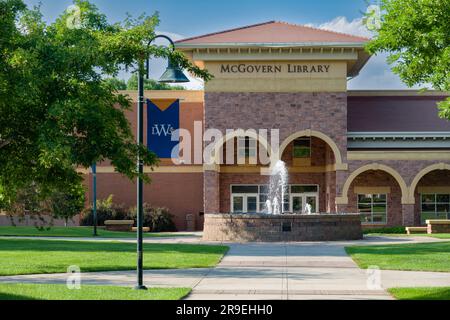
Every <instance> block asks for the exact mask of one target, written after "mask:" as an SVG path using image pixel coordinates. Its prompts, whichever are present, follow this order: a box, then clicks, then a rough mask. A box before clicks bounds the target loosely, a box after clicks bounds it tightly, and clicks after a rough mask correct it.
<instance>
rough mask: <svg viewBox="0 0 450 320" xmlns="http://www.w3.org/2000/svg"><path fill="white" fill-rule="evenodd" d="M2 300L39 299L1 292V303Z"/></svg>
mask: <svg viewBox="0 0 450 320" xmlns="http://www.w3.org/2000/svg"><path fill="white" fill-rule="evenodd" d="M1 300H37V299H35V298H32V297H28V296H23V295H18V294H12V293H6V292H0V301H1Z"/></svg>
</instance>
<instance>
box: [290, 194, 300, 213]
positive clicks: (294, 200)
mask: <svg viewBox="0 0 450 320" xmlns="http://www.w3.org/2000/svg"><path fill="white" fill-rule="evenodd" d="M289 211H290V212H292V213H302V212H303V197H302V195H299V194H291V208H290V210H289Z"/></svg>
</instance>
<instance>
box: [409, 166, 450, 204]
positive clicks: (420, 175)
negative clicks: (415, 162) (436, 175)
mask: <svg viewBox="0 0 450 320" xmlns="http://www.w3.org/2000/svg"><path fill="white" fill-rule="evenodd" d="M434 170H450V164H447V163H443V162H441V163H435V164H432V165H430V166H428V167H425V168H423V169H422V170H420V172H419V173H418V174H417V175H416V176H415V177H414V179H413V181H412V182H411V185H410V187H409V192H408V199H409V201H410V203H411V204H414V203H415V199H414V191H415V190H416V187H417V184H418V183H419V181H420V179H422V178H423V177H424V176H425V175H427V174H428V173H430V172H432V171H434Z"/></svg>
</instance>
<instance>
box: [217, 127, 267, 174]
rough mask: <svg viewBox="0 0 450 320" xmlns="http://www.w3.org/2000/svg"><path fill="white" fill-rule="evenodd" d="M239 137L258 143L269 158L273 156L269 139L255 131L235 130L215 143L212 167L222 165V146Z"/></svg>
mask: <svg viewBox="0 0 450 320" xmlns="http://www.w3.org/2000/svg"><path fill="white" fill-rule="evenodd" d="M237 137H250V138H253V139H255V140H256V141H258V142H259V143H260V144H261V145H262V146H263V147H264V148H265V149H266V150H267V152H268V154H269V157H271V156H272V148H271V146H270V144H269V142H268V141H267V139H266V138H265V137H263V136H261V135H259V134H258V133H256V132H255V131H254V130H243V129H240V130H234V131H233V132H230V133H228V134H226V135H225V136H222V137H221V138H220V139H219V140H218V141H217V142H216V143H214V148H213V149H212V150H211V154H210V159H212V160H213V161H212V162H213V163H212V165H219V164H220V151H221V148H222V146H223V145H224V144H225V143H226V142H227V141H228V140H231V139H235V138H237Z"/></svg>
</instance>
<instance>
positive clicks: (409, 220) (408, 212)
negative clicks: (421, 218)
mask: <svg viewBox="0 0 450 320" xmlns="http://www.w3.org/2000/svg"><path fill="white" fill-rule="evenodd" d="M402 218H403V226H405V227H408V226H409V227H412V226H414V204H402Z"/></svg>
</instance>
